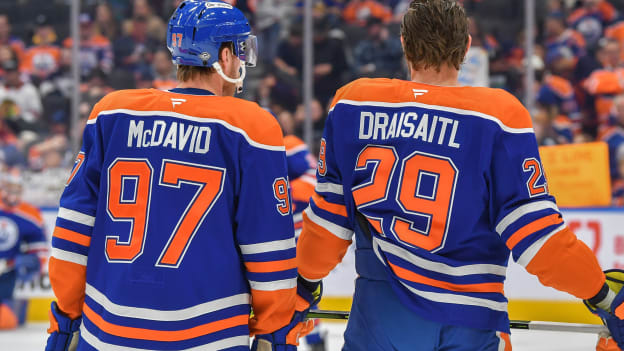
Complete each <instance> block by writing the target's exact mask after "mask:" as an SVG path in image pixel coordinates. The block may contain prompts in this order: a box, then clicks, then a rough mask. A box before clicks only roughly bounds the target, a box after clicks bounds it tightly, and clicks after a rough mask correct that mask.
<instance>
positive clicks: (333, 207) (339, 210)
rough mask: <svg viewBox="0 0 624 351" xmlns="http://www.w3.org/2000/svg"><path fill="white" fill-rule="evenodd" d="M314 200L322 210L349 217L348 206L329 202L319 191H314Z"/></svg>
mask: <svg viewBox="0 0 624 351" xmlns="http://www.w3.org/2000/svg"><path fill="white" fill-rule="evenodd" d="M312 200H314V203H315V204H316V206H317V207H318V208H320V209H321V210H324V211H327V212H329V213H333V214H335V215H338V216H342V217H347V207H346V206H344V205H339V204H334V203H331V202H328V201H326V200H325V199H324V198H322V197H321V196H320V195H319V194H317V193H314V195H312Z"/></svg>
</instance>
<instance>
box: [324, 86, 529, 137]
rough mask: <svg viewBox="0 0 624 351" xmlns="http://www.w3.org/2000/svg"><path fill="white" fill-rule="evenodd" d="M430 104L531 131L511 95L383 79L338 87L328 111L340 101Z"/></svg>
mask: <svg viewBox="0 0 624 351" xmlns="http://www.w3.org/2000/svg"><path fill="white" fill-rule="evenodd" d="M344 100H350V101H357V102H369V101H370V102H374V103H381V104H384V103H389V104H397V103H398V104H410V103H414V105H423V104H424V105H430V106H431V108H434V109H435V108H440V109H441V110H444V109H450V110H463V111H465V112H462V113H467V114H470V113H471V112H476V113H475V115H479V114H481V115H487V116H490V117H492V118H494V119H496V120H498V121H500V122H501V123H502V124H503V125H505V126H507V127H509V128H513V129H530V128H533V122H532V120H531V116H530V115H529V112H528V111H527V110H526V108H524V106H523V105H522V103H521V102H520V101H518V99H516V98H515V97H514V96H513V95H511V94H509V93H507V92H506V91H504V90H501V89H491V88H480V87H440V86H434V85H427V84H420V83H415V82H410V81H404V80H398V79H386V78H361V79H358V80H355V81H353V82H351V83H349V84H347V85H345V86H344V87H342V88H340V89H339V90H338V92H337V93H336V96H335V97H334V100H333V102H332V104H331V108H334V106H336V105H337V104H338V102H340V101H344Z"/></svg>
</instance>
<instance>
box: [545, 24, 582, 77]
mask: <svg viewBox="0 0 624 351" xmlns="http://www.w3.org/2000/svg"><path fill="white" fill-rule="evenodd" d="M545 36H546V46H545V49H546V60H545V61H546V64H547V65H551V64H554V61H555V60H557V61H558V62H557V65H558V71H559V72H567V74H565V75H566V76H570V77H571V76H572V72H573V71H574V70H575V68H576V64H577V62H578V60H579V57H582V56H584V55H585V39H584V38H583V36H582V35H581V34H580V33H578V32H577V31H575V30H573V29H570V28H567V27H566V24H565V20H564V18H563V14H562V13H557V12H555V13H551V14H549V15H548V17H547V18H546V23H545ZM562 74H563V73H562Z"/></svg>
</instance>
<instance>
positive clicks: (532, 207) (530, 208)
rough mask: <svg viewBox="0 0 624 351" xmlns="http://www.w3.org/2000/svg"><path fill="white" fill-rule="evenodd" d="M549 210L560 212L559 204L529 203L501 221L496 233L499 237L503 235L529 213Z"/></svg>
mask: <svg viewBox="0 0 624 351" xmlns="http://www.w3.org/2000/svg"><path fill="white" fill-rule="evenodd" d="M548 208H552V209H553V210H555V211H557V212H559V208H558V207H557V204H555V203H554V202H552V201H549V200H542V201H536V202H531V203H528V204H526V205H522V206H520V207H518V208H516V209H515V210H513V211H511V212H510V213H509V214H507V215H506V216H505V217H504V218H503V219H501V220H500V222H498V224H497V225H496V232H497V233H498V235H503V232H504V231H505V230H506V229H507V227H509V226H510V225H511V224H513V223H514V222H515V221H517V220H518V219H520V217H522V216H524V215H526V214H528V213H532V212H537V211H541V210H545V209H548Z"/></svg>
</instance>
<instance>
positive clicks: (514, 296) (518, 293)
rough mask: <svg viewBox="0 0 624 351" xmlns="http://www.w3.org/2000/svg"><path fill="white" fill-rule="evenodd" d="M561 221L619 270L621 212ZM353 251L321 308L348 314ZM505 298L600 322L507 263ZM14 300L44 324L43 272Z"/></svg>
mask: <svg viewBox="0 0 624 351" xmlns="http://www.w3.org/2000/svg"><path fill="white" fill-rule="evenodd" d="M56 211H57V209H56V208H44V209H43V215H44V219H45V223H46V229H47V232H48V233H47V234H48V235H50V233H51V230H52V228H54V220H55V217H56ZM562 212H563V215H564V219H565V221H566V223H567V224H568V226H569V227H570V228H572V229H573V230H574V232H575V233H576V235H577V236H578V237H579V238H580V239H581V240H583V241H584V242H585V243H587V245H588V246H589V247H590V248H591V249H592V250H593V252H594V254H595V255H596V257H598V261H599V262H600V265H601V266H602V267H603V268H604V269H607V268H621V269H624V209H617V208H604V209H563V210H562ZM355 276H356V275H355V261H354V255H353V247H351V248H349V251H348V252H347V255H346V256H345V258H344V260H343V262H342V263H341V264H340V265H339V266H338V267H336V269H334V271H332V273H331V274H330V276H329V277H327V278H326V279H325V280H324V297H323V301H322V302H321V308H323V309H332V310H349V309H350V307H351V296H352V294H353V289H354V285H355V284H354V282H355ZM505 294H506V296H507V298H508V299H509V314H510V317H511V318H512V319H524V320H547V321H556V322H574V323H600V320H599V319H598V318H596V317H594V316H593V315H592V314H591V313H589V312H588V311H587V310H586V308H585V306H583V304H582V303H581V302H579V301H578V300H576V299H575V298H574V297H572V296H570V295H568V294H565V293H562V292H559V291H556V290H554V289H552V288H547V287H544V286H542V285H541V284H540V283H539V281H538V280H537V278H536V277H534V276H532V275H530V274H528V273H526V272H525V271H524V269H523V268H522V267H520V266H519V265H517V264H515V263H510V265H509V269H508V273H507V281H506V282H505ZM16 296H18V297H23V298H28V299H30V300H31V303H30V306H29V309H28V319H29V320H30V321H45V320H47V318H48V316H47V311H48V309H49V306H50V302H51V301H52V297H53V294H52V290H51V288H50V283H49V280H48V277H47V273H45V272H44V274H43V275H42V276H41V277H40V278H39V279H37V280H36V281H34V282H32V283H30V284H27V285H25V286H20V287H18V291H17V292H16Z"/></svg>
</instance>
